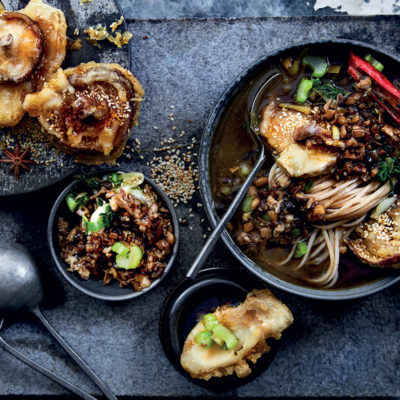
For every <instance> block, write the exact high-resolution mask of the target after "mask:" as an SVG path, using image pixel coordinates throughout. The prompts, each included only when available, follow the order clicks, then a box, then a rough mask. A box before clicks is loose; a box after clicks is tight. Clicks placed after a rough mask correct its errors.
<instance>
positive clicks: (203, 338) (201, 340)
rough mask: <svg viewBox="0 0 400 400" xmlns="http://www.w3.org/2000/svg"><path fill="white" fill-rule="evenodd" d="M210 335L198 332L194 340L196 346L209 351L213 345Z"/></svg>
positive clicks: (205, 332)
mask: <svg viewBox="0 0 400 400" xmlns="http://www.w3.org/2000/svg"><path fill="white" fill-rule="evenodd" d="M211 336H212V333H211V332H208V331H202V332H199V333H198V334H197V335H196V336H195V337H194V340H195V342H196V343H197V344H199V345H200V346H201V347H203V348H205V349H209V348H210V347H211V346H212V345H213V344H214V341H213V340H212V338H211Z"/></svg>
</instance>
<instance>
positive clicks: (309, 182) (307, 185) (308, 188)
mask: <svg viewBox="0 0 400 400" xmlns="http://www.w3.org/2000/svg"><path fill="white" fill-rule="evenodd" d="M312 185H313V181H308V182H307V183H306V184H305V185H304V190H305V191H306V192H309V191H310V189H311V188H312Z"/></svg>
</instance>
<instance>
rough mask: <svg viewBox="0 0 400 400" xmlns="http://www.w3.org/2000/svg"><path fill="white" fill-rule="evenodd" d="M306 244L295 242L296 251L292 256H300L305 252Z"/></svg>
mask: <svg viewBox="0 0 400 400" xmlns="http://www.w3.org/2000/svg"><path fill="white" fill-rule="evenodd" d="M307 251H308V246H307V243H305V242H300V243H297V246H296V251H295V252H294V258H301V257H303V256H304V255H306V254H307Z"/></svg>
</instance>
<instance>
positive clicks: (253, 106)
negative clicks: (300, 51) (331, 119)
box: [186, 74, 279, 279]
mask: <svg viewBox="0 0 400 400" xmlns="http://www.w3.org/2000/svg"><path fill="white" fill-rule="evenodd" d="M277 79H279V74H276V75H274V76H272V77H271V78H269V79H268V80H267V81H266V82H265V83H264V84H263V85H262V86H261V88H260V89H259V90H258V91H257V93H256V95H255V96H254V99H253V100H252V102H251V103H250V107H249V114H250V124H249V125H250V129H248V130H247V132H248V133H249V134H250V135H251V137H252V138H253V139H254V140H255V141H256V143H257V144H258V147H259V149H260V153H259V156H258V159H257V162H256V163H255V165H254V167H253V169H252V171H251V172H250V174H249V176H248V177H247V178H246V180H245V181H244V182H243V184H242V186H241V188H240V189H239V191H238V192H237V193H236V196H235V198H234V199H233V201H232V203H231V205H230V206H229V208H228V209H227V210H226V212H225V214H224V215H223V217H222V218H221V219H220V221H219V223H218V225H217V226H216V227H215V229H214V230H213V232H212V233H211V235H210V236H209V237H208V240H207V241H206V243H205V244H204V247H203V248H202V249H201V251H200V253H199V255H198V256H197V257H196V259H195V260H194V262H193V264H192V266H191V267H190V269H189V271H188V273H187V274H186V277H187V278H191V279H195V278H196V276H197V274H198V273H199V271H200V269H201V267H202V265H203V263H204V262H205V260H206V259H207V257H208V255H209V254H210V252H211V250H212V249H213V247H214V245H215V243H216V242H217V240H218V239H219V237H220V236H221V234H222V231H223V230H224V229H225V226H226V224H227V223H228V222H229V221H230V220H231V218H232V217H233V215H234V214H235V212H236V209H237V208H238V207H239V204H240V203H241V201H242V200H243V198H244V196H245V195H246V193H247V189H248V188H249V186H250V185H251V183H252V182H253V180H254V178H255V177H256V175H257V173H258V172H259V171H260V169H261V167H262V166H263V165H264V162H265V160H266V158H267V152H266V149H265V145H264V143H263V142H262V140H261V138H260V130H259V121H258V110H259V107H260V105H261V101H262V98H263V96H264V93H265V91H266V90H267V88H268V87H269V86H271V85H273V84H274V83H275V82H276V80H277Z"/></svg>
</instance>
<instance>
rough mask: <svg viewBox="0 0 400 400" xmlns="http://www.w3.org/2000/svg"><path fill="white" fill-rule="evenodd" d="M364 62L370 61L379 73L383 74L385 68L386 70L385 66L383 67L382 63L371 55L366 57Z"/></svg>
mask: <svg viewBox="0 0 400 400" xmlns="http://www.w3.org/2000/svg"><path fill="white" fill-rule="evenodd" d="M364 60H365V61H368V62H369V63H370V64H371V65H372V66H373V67H375V68H376V69H377V70H378V71H380V72H382V71H383V68H385V67H384V66H383V64H382V63H380V62H379V61H378V60H377V59H375V58H374V57H372V55H371V54H367V55H366V56H365V57H364Z"/></svg>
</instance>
